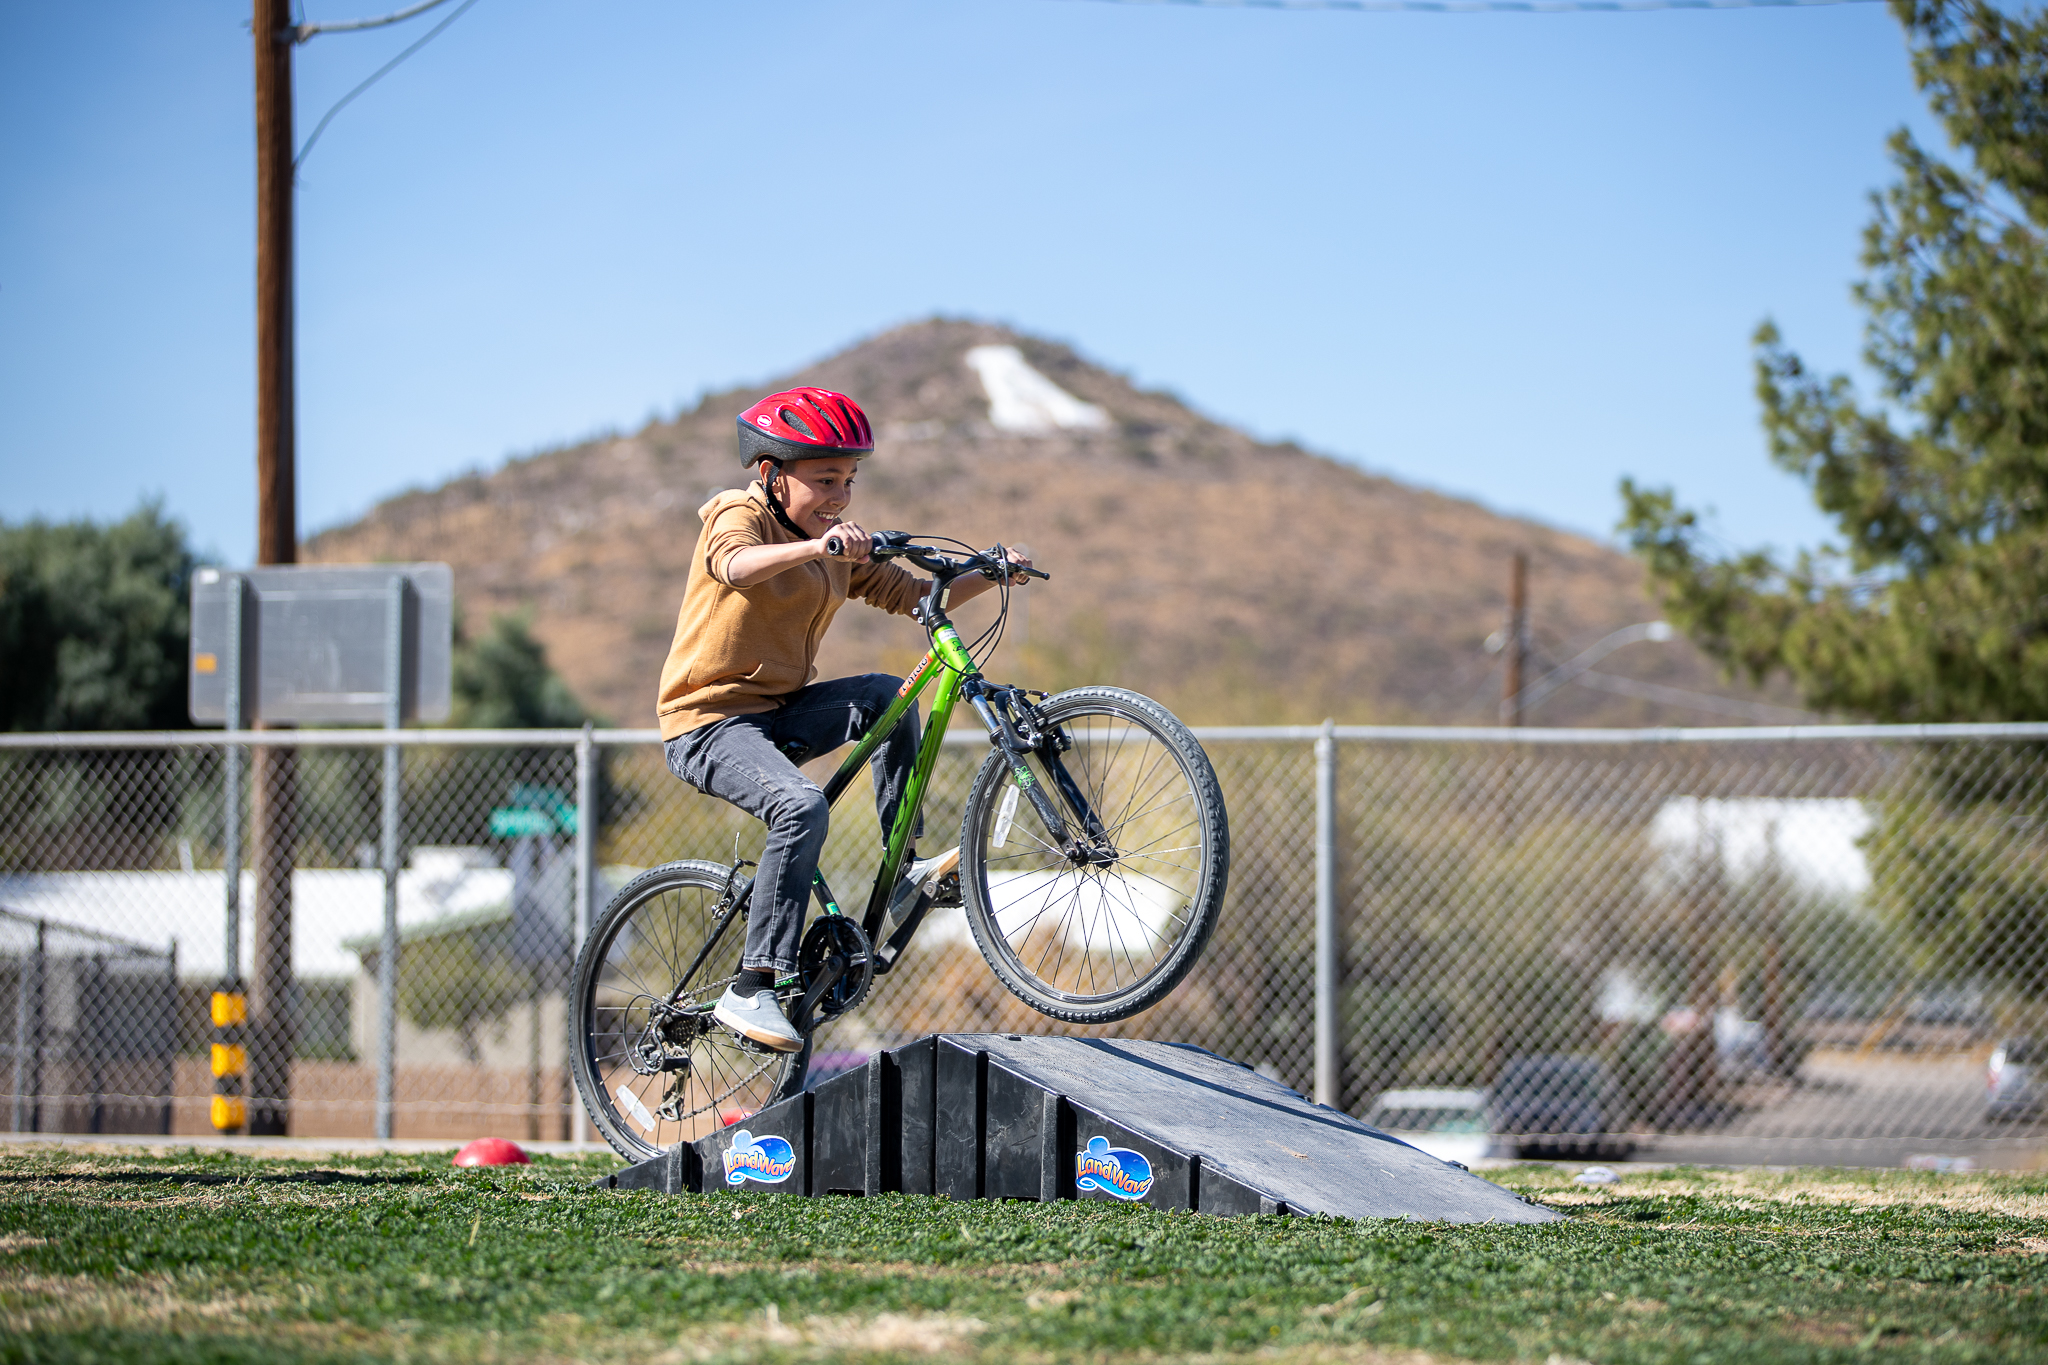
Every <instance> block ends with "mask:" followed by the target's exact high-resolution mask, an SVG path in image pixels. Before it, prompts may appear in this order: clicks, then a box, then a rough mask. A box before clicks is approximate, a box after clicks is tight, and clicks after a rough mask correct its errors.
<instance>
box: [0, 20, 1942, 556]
mask: <svg viewBox="0 0 2048 1365" xmlns="http://www.w3.org/2000/svg"><path fill="white" fill-rule="evenodd" d="M458 3H459V0H458ZM400 7H401V5H400V4H399V3H398V0H355V3H342V0H308V3H307V6H306V8H307V11H308V14H307V17H309V18H311V19H314V20H336V19H348V18H358V17H365V16H368V15H372V14H378V13H383V12H386V11H388V10H393V9H397V8H400ZM452 8H453V6H452V5H451V6H448V7H446V8H444V9H442V10H440V11H436V12H434V14H433V15H431V16H429V17H426V18H422V19H416V20H412V21H409V22H407V23H405V24H401V25H397V26H394V27H392V28H389V29H385V30H381V31H378V32H375V33H364V34H332V35H326V36H321V37H318V38H315V39H313V40H312V41H311V42H310V43H308V44H306V45H304V46H302V47H300V48H299V49H298V50H297V68H296V70H297V82H298V84H297V111H298V112H297V120H298V125H299V129H300V135H301V137H303V136H304V133H305V132H306V131H308V130H310V129H311V127H312V126H313V124H314V122H315V121H316V120H317V119H318V118H319V117H320V115H321V114H322V113H324V112H325V111H326V110H327V109H328V108H329V107H330V106H331V105H333V103H334V102H335V101H336V100H338V99H340V98H341V97H342V96H343V95H344V94H346V93H347V92H348V90H349V89H351V88H352V87H353V86H354V85H355V84H356V83H357V82H359V81H360V80H362V79H363V78H364V77H365V76H367V75H368V74H370V73H371V72H372V71H374V70H375V69H376V68H377V67H378V66H380V65H382V64H383V63H384V62H385V61H387V60H388V59H389V58H390V57H392V56H393V55H395V54H396V53H397V52H398V51H399V50H400V49H401V48H403V47H405V46H406V45H408V44H409V43H411V42H413V41H415V40H416V39H417V38H419V37H420V36H421V35H422V34H424V33H425V31H426V29H427V28H428V27H429V26H430V25H431V24H433V23H434V22H437V21H438V19H439V18H441V17H443V16H445V15H446V14H447V13H448V12H449V11H450V10H452ZM248 12H249V11H248V7H247V4H246V3H243V4H235V3H225V2H219V3H217V2H216V0H109V3H107V4H102V5H91V6H83V5H63V4H30V3H26V0H14V2H13V3H7V4H0V519H4V520H7V521H19V520H22V519H25V518H28V517H31V516H41V517H44V518H52V519H66V518H71V517H76V516H91V517H95V518H111V517H118V516H122V515H125V514H126V513H128V512H129V511H131V510H133V509H134V508H135V507H136V506H137V505H138V503H139V502H140V501H141V500H143V499H145V498H154V499H159V500H161V502H162V504H163V505H164V506H165V508H166V509H167V510H168V511H169V512H170V513H171V514H173V515H175V516H176V517H178V518H179V519H181V520H182V521H183V522H184V523H185V524H186V526H187V527H188V529H189V530H190V532H191V535H192V538H193V540H194V542H195V544H196V545H198V546H199V547H200V548H201V549H202V550H203V551H205V552H206V553H207V554H208V555H209V557H212V558H216V559H218V560H220V561H222V562H229V563H245V562H248V561H249V560H250V559H251V558H252V556H253V553H254V546H255V479H254V441H255V417H254V403H255V399H254V393H255V378H254V366H255V359H254V352H255V345H254V295H255V288H254V281H255V265H254V241H255V227H254V157H255V151H254V147H255V142H254V132H253V112H252V105H253V84H252V81H253V77H252V53H251V43H250V40H249V36H248V34H247V31H246V28H245V25H246V23H247V18H248ZM1901 125H1906V126H1910V127H1912V128H1913V129H1914V130H1915V132H1916V134H1917V135H1918V136H1920V137H1921V138H1922V139H1923V140H1924V141H1926V142H1928V143H1929V144H1931V145H1935V146H1944V145H1945V144H1944V143H1943V142H1942V139H1941V135H1940V133H1939V130H1938V128H1936V127H1935V126H1934V125H1933V123H1932V122H1931V120H1930V119H1929V118H1928V117H1927V115H1926V112H1925V107H1924V104H1923V103H1922V101H1921V100H1920V98H1919V96H1918V95H1917V93H1916V92H1915V90H1914V88H1913V84H1912V80H1911V73H1910V70H1909V66H1908V62H1907V56H1906V50H1905V46H1904V43H1903V40H1902V37H1901V35H1900V32H1899V30H1898V27H1897V25H1896V24H1895V23H1894V21H1893V20H1892V19H1891V17H1890V16H1889V14H1888V13H1887V12H1886V11H1885V9H1884V8H1883V7H1882V6H1879V5H1873V4H1845V5H1838V6H1830V7H1816V8H1807V9H1750V10H1721V11H1711V12H1699V11H1670V12H1655V13H1621V14H1616V13H1606V14H1600V13H1585V14H1361V13H1345V12H1299V11H1275V10H1270V9H1223V8H1194V7H1190V6H1185V5H1118V4H1105V3H1094V2H1093V0H755V3H751V4H742V3H732V2H730V0H728V3H709V2H708V0H583V2H582V3H561V2H560V0H556V2H555V3H549V0H478V3H476V4H475V5H474V7H473V8H472V9H471V10H470V11H469V12H467V13H466V14H464V15H463V16H462V17H461V18H460V19H458V20H457V21H456V22H455V23H454V24H453V25H452V26H450V27H449V28H448V29H447V31H446V32H445V33H443V34H442V35H441V36H440V37H439V38H437V39H436V40H435V41H434V42H432V43H431V44H429V45H428V46H426V47H425V48H423V49H422V50H421V51H420V52H419V53H418V54H417V55H416V56H414V57H413V58H411V59H410V60H409V61H408V62H406V63H405V64H404V65H402V66H400V67H398V68H397V69H396V70H395V71H394V72H392V74H391V75H389V76H387V77H386V78H385V79H384V80H383V81H382V82H381V83H379V84H378V85H376V86H373V87H372V88H371V89H370V90H368V91H367V92H365V93H364V94H363V95H362V96H361V97H360V98H359V99H357V100H356V101H355V102H354V103H353V104H351V105H350V106H349V107H348V108H347V109H345V110H343V111H342V112H341V113H340V114H339V116H338V117H337V118H336V119H335V120H334V122H333V124H332V125H331V126H330V127H329V128H328V130H327V132H326V133H325V135H324V136H323V138H322V139H321V141H320V143H319V145H318V146H317V147H315V148H314V149H313V150H312V152H311V154H310V155H309V156H308V157H307V158H306V160H305V162H304V165H303V166H302V168H301V172H300V187H299V195H298V201H297V203H298V208H297V213H298V277H297V279H298V284H297V291H298V292H297V312H298V317H297V337H298V384H299V389H298V393H299V415H298V443H299V444H298V450H299V456H298V458H299V464H298V479H299V509H298V516H299V526H300V529H301V532H302V533H303V534H310V533H311V532H314V531H317V530H319V529H321V528H322V527H326V526H331V525H335V524H337V523H340V522H345V521H347V520H349V519H351V518H353V517H355V516H357V515H359V514H360V513H362V512H363V511H365V510H366V509H367V508H369V507H370V506H371V505H373V504H374V503H375V502H376V501H377V500H379V499H380V498H384V497H387V496H389V495H391V494H393V493H396V492H399V491H402V490H404V489H406V488H409V487H417V486H430V485H433V484H436V483H439V482H441V481H442V480H445V479H447V478H449V477H451V476H453V475H455V474H458V473H461V472H464V471H467V470H471V469H478V468H482V469H489V468H492V467H494V466H496V465H498V464H500V463H502V462H503V461H504V460H505V459H506V458H508V457H510V456H515V455H518V454H522V453H529V452H532V451H535V450H538V449H543V448H546V447H548V446H551V445H555V444H559V443H562V442H567V441H573V440H576V439H580V438H583V437H586V436H590V435H593V434H596V433H599V432H603V431H607V430H629V429H632V428H635V427H637V426H639V425H640V424H641V423H642V422H644V421H646V420H647V419H648V418H649V417H650V416H665V415H669V414H672V413H673V412H675V411H676V410H677V409H678V408H679V407H687V406H690V405H692V404H693V403H694V402H695V401H696V399H697V397H698V396H699V395H700V394H702V393H703V392H705V391H707V390H713V389H719V388H723V387H726V386H728V385H733V384H740V383H756V382H760V381H764V380H768V379H772V378H774V377H776V376H778V375H782V374H785V373H787V372H789V371H790V370H792V369H794V368H796V367H798V366H800V365H802V364H804V363H807V362H809V361H811V360H814V359H817V358H819V357H821V356H824V355H827V354H829V353H831V352H833V351H835V350H837V349H839V348H841V347H843V346H845V345H848V344H850V343H852V342H855V341H857V340H859V339H860V338H862V337H864V336H868V335H872V334H874V333H876V332H879V331H882V330H884V329H886V328H888V327H891V326H894V325H897V324H899V323H903V322H907V321H912V320H915V319H918V318H922V317H927V316H930V315H932V314H934V313H943V314H947V315H951V316H971V317H977V318H984V319H989V320H994V321H1000V322H1005V323H1009V324H1011V325H1013V326H1015V327H1018V328H1020V329H1023V330H1025V331H1028V332H1033V333H1037V334H1040V335H1044V336H1049V337H1053V338H1057V339H1059V340H1062V341H1065V342H1068V343H1070V344H1072V345H1074V346H1075V347H1077V348H1078V349H1079V350H1080V351H1081V352H1082V353H1083V354H1084V355H1086V356H1088V357H1090V358H1091V359H1093V360H1096V361H1098V362H1100V363H1102V364H1105V365H1107V366H1109V367H1111V368H1113V369H1116V370H1119V371H1122V372H1125V373H1127V374H1129V375H1130V376H1132V378H1134V379H1135V380H1136V381H1137V382H1139V383H1140V384H1142V385H1144V386H1147V387H1158V388H1166V389H1170V390H1172V391H1173V392H1175V393H1177V394H1179V395H1180V396H1181V397H1182V398H1184V399H1186V400H1187V401H1188V402H1190V403H1191V404H1193V405H1194V406H1196V407H1197V408H1199V409H1201V410H1202V411H1204V412H1206V413H1208V414H1210V415H1211V416H1214V417H1217V418H1219V419H1222V420H1225V421H1229V422H1232V423H1235V424H1238V425H1240V426H1243V427H1245V428H1246V429H1248V430H1250V431H1252V432H1254V433H1256V434H1258V435H1260V436H1264V437H1268V438H1292V439H1295V440H1298V441H1300V442H1301V443H1303V444H1304V445H1306V446H1308V447H1310V448H1312V449H1315V450H1319V451H1322V452H1325V453H1328V454H1331V455H1334V456H1337V457H1339V458H1342V459H1345V460H1349V461H1353V462H1356V463H1358V464H1360V465H1362V466H1364V467H1366V468H1368V469H1371V470H1374V471H1377V472H1381V473H1385V474H1389V475H1392V476H1394V477H1397V478H1400V479H1404V480H1408V481H1411V482H1416V483H1421V484H1425V485H1428V486H1431V487H1434V488H1438V489H1442V490H1445V491H1448V492H1452V493H1457V494H1460V495H1465V496H1470V497H1473V498H1476V499H1478V500H1479V501H1481V502H1483V503H1485V504H1487V505H1488V506H1491V507H1494V508H1497V509H1500V510H1503V511H1508V512H1513V513H1518V514H1524V515H1529V516H1533V517H1536V518H1538V519H1541V520H1543V521H1546V522H1549V523H1551V524H1554V525H1558V526H1563V527H1566V528H1569V529H1573V530H1577V531H1582V532H1585V533H1587V534H1589V535H1593V536H1596V537H1601V538H1611V537H1612V534H1613V527H1614V523H1615V521H1616V519H1617V517H1618V515H1619V511H1620V502H1619V498H1618V495H1617V493H1616V485H1617V483H1618V481H1619V480H1620V479H1621V478H1622V477H1623V476H1633V477H1635V478H1636V479H1637V480H1638V481H1639V482H1644V483H1648V484H1650V485H1653V486H1661V485H1670V486H1673V487H1675V488H1676V489H1677V491H1678V494H1679V496H1680V499H1681V501H1682V502H1684V503H1686V504H1688V505H1691V506H1695V507H1700V508H1711V509H1713V511H1714V513H1715V518H1714V520H1713V522H1712V526H1713V528H1714V530H1715V533H1716V534H1717V535H1718V536H1719V537H1720V538H1721V539H1722V540H1723V541H1724V542H1726V543H1727V544H1729V545H1733V546H1743V547H1748V546H1753V545H1772V546H1776V547H1778V548H1780V549H1788V548H1791V547H1797V546H1811V545H1815V544H1818V543H1819V542H1821V541H1822V540H1823V539H1824V538H1825V537H1826V535H1827V534H1828V531H1829V527H1828V525H1827V523H1826V522H1825V521H1824V520H1823V519H1822V518H1821V517H1820V515H1819V514H1818V513H1817V512H1816V511H1815V510H1814V508H1813V506H1812V503H1811V500H1810V498H1809V497H1808V496H1807V493H1806V491H1805V489H1804V487H1803V486H1802V485H1801V484H1800V483H1799V482H1798V481H1797V480H1795V479H1793V478H1791V477H1790V476H1787V475H1785V474H1783V473H1781V472H1779V471H1777V470H1776V469H1775V468H1774V467H1772V466H1771V464H1770V463H1769V461H1768V459H1767V457H1766V454H1765V449H1764V442H1763V437H1762V434H1761V430H1760V427H1759V425H1758V420H1757V406H1756V401H1755V397H1754V393H1753V383H1754V378H1753V372H1752V354H1751V349H1750V337H1751V335H1752V333H1753V332H1754V331H1755V329H1756V327H1757V325H1758V324H1759V323H1760V322H1762V321H1763V320H1765V319H1766V318H1771V319H1775V320H1776V321H1777V323H1778V324H1779V326H1780V327H1781V328H1782V330H1783V331H1784V333H1785V335H1786V338H1787V340H1788V342H1789V343H1790V344H1791V345H1792V346H1793V347H1794V348H1796V349H1798V350H1799V351H1800V352H1801V353H1802V354H1803V355H1804V356H1805V358H1806V359H1807V360H1808V361H1809V363H1810V364H1812V365H1814V366H1816V367H1818V368H1820V369H1824V370H1831V371H1832V370H1847V371H1850V372H1852V373H1857V374H1859V383H1862V382H1863V381H1862V378H1861V376H1860V369H1859V365H1860V362H1859V358H1858V357H1859V351H1860V347H1861V337H1862V322H1863V320H1862V315H1861V314H1860V313H1859V312H1858V311H1857V309H1856V308H1855V306H1854V304H1853V302H1852V300H1851V297H1850V293H1849V288H1850V285H1851V284H1852V282H1853V281H1854V280H1855V279H1856V278H1857V276H1858V275H1859V273H1860V267H1859V265H1858V259H1857V258H1858V253H1859V250H1860V242H1861V232H1862V228H1863V225H1864V224H1865V223H1866V222H1867V220H1868V219H1869V216H1870V211H1871V210H1870V201H1869V197H1870V194H1871V193H1872V191H1874V190H1876V189H1878V188H1880V187H1882V186H1883V185H1884V184H1885V183H1887V181H1888V180H1889V179H1890V178H1891V173H1890V168H1889V165H1888V162H1887V160H1886V155H1885V148H1884V143H1885V139H1886V137H1887V135H1888V134H1889V133H1890V132H1891V131H1892V130H1893V129H1895V128H1897V127H1899V126H1901ZM1863 387H1864V388H1865V391H1866V392H1867V387H1868V386H1867V384H1864V385H1863ZM857 396H858V395H856V397H857Z"/></svg>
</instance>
